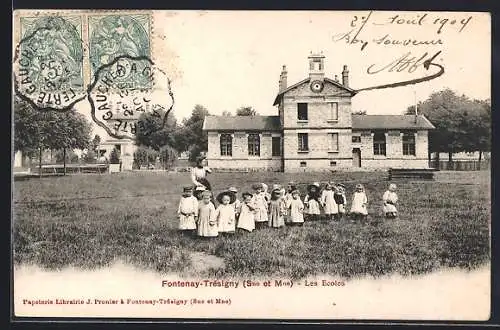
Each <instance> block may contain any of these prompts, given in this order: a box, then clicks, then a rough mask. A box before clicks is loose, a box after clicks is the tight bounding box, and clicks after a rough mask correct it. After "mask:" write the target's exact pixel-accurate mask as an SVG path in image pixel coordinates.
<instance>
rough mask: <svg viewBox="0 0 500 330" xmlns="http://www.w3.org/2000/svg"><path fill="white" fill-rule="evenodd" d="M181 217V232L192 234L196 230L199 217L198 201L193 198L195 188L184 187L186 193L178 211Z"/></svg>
mask: <svg viewBox="0 0 500 330" xmlns="http://www.w3.org/2000/svg"><path fill="white" fill-rule="evenodd" d="M177 215H178V216H179V230H181V231H183V232H192V231H193V230H195V229H196V218H197V217H198V200H197V199H196V197H194V196H193V187H191V186H187V187H184V193H183V195H182V197H181V200H180V202H179V208H178V209H177Z"/></svg>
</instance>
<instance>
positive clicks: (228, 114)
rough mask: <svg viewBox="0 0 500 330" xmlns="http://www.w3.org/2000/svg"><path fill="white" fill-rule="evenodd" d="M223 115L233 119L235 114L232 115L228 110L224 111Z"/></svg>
mask: <svg viewBox="0 0 500 330" xmlns="http://www.w3.org/2000/svg"><path fill="white" fill-rule="evenodd" d="M222 115H223V116H224V117H231V116H232V115H233V114H232V113H231V112H229V111H227V110H224V111H223V112H222Z"/></svg>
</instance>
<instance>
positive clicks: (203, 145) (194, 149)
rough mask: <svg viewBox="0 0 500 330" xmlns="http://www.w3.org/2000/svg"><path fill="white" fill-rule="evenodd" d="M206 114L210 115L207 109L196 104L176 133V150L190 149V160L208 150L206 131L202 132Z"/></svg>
mask: <svg viewBox="0 0 500 330" xmlns="http://www.w3.org/2000/svg"><path fill="white" fill-rule="evenodd" d="M208 115H210V113H209V112H208V110H207V109H206V108H205V107H204V106H202V105H199V104H197V105H196V106H195V107H194V109H193V111H192V112H191V116H190V117H189V118H186V119H184V121H183V123H182V126H181V127H180V128H179V129H178V131H177V133H176V136H175V141H176V144H175V146H176V149H177V151H179V152H182V151H190V155H189V158H190V160H194V159H196V158H197V157H198V156H199V155H200V153H202V152H204V151H207V150H208V136H207V133H206V132H203V122H204V121H205V116H208Z"/></svg>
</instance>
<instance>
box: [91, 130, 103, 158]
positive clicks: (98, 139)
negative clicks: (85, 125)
mask: <svg viewBox="0 0 500 330" xmlns="http://www.w3.org/2000/svg"><path fill="white" fill-rule="evenodd" d="M99 145H101V137H100V136H99V135H98V134H96V135H95V136H94V139H93V140H92V150H93V151H94V152H95V153H96V154H97V152H98V151H97V149H98V148H99Z"/></svg>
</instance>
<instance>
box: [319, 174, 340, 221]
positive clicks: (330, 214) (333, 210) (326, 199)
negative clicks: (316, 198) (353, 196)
mask: <svg viewBox="0 0 500 330" xmlns="http://www.w3.org/2000/svg"><path fill="white" fill-rule="evenodd" d="M334 193H335V192H334V191H333V183H327V184H326V186H325V189H324V190H323V192H322V193H321V205H323V209H324V210H325V218H326V220H333V219H334V218H335V217H336V214H337V213H339V207H338V205H337V203H335V197H334Z"/></svg>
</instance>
